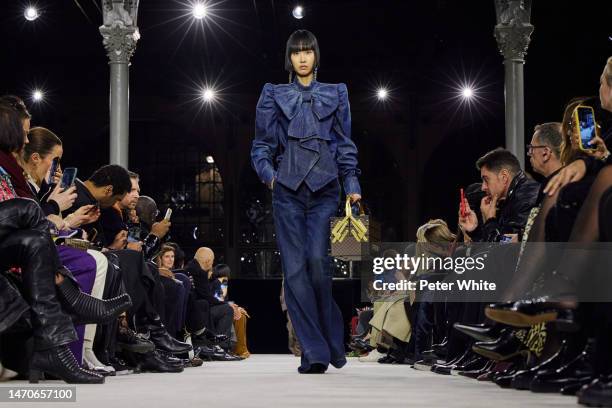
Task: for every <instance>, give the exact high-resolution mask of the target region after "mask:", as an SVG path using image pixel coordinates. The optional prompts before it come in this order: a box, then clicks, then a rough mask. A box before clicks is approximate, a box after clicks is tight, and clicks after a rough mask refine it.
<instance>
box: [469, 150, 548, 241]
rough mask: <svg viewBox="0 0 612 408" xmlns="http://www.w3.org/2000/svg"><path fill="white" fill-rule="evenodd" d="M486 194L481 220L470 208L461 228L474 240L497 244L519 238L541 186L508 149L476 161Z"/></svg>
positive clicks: (495, 151) (482, 204)
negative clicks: (522, 167)
mask: <svg viewBox="0 0 612 408" xmlns="http://www.w3.org/2000/svg"><path fill="white" fill-rule="evenodd" d="M476 167H477V168H478V170H479V171H480V176H481V178H482V191H484V192H485V193H486V196H485V197H483V199H482V201H481V203H480V212H481V214H482V220H479V219H478V218H477V216H476V213H475V212H474V210H472V209H471V208H470V207H469V205H468V208H467V215H466V216H465V217H463V216H461V217H460V218H459V225H460V227H461V229H462V230H463V232H464V233H466V234H467V235H469V236H470V238H471V239H472V240H473V241H483V242H498V241H501V240H502V238H503V237H504V236H520V235H521V234H522V232H523V229H524V228H525V223H526V222H527V217H528V216H529V212H530V211H531V209H532V208H533V207H534V206H535V204H536V200H537V197H538V191H539V188H540V185H539V184H538V183H537V182H535V181H533V180H529V179H528V178H527V176H526V175H525V173H524V172H523V171H522V170H521V166H520V163H519V161H518V159H517V158H516V157H515V156H514V155H513V154H512V153H511V152H509V151H508V150H505V149H501V148H500V149H495V150H492V151H490V152H488V153H487V154H485V155H484V156H482V157H481V158H480V159H478V161H477V162H476Z"/></svg>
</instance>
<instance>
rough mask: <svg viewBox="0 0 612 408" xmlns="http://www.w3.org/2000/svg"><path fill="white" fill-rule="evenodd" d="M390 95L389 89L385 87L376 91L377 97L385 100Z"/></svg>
mask: <svg viewBox="0 0 612 408" xmlns="http://www.w3.org/2000/svg"><path fill="white" fill-rule="evenodd" d="M388 96H389V91H387V90H386V89H385V88H379V89H378V91H376V97H377V98H378V100H380V101H384V100H385V99H387V97H388Z"/></svg>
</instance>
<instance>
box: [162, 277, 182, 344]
mask: <svg viewBox="0 0 612 408" xmlns="http://www.w3.org/2000/svg"><path fill="white" fill-rule="evenodd" d="M161 282H162V285H163V286H164V300H165V302H164V306H165V313H164V319H163V322H164V325H165V326H166V329H167V330H168V333H170V335H171V336H176V334H177V332H178V331H179V329H180V327H179V321H178V319H179V315H180V314H181V309H182V308H183V304H184V302H185V288H184V287H183V285H182V283H180V282H176V281H175V280H174V279H172V278H167V277H165V276H162V277H161Z"/></svg>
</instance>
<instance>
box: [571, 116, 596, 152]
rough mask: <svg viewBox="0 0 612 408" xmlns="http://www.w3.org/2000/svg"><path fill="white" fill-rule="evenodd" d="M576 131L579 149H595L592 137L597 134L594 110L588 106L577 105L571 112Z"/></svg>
mask: <svg viewBox="0 0 612 408" xmlns="http://www.w3.org/2000/svg"><path fill="white" fill-rule="evenodd" d="M573 119H574V124H575V126H576V132H577V133H578V135H579V136H580V138H579V141H580V149H581V150H583V151H586V152H590V151H593V150H595V148H594V147H593V146H592V142H593V139H594V138H595V137H596V136H597V123H596V122H595V111H594V110H593V108H592V107H590V106H584V105H578V106H576V109H574V113H573Z"/></svg>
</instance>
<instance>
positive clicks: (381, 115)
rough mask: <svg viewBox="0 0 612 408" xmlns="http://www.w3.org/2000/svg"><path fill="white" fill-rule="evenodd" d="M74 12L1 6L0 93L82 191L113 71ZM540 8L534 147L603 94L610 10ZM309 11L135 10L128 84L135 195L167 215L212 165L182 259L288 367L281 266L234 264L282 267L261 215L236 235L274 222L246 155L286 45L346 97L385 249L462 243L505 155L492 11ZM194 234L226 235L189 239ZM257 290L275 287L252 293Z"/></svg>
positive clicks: (345, 291)
mask: <svg viewBox="0 0 612 408" xmlns="http://www.w3.org/2000/svg"><path fill="white" fill-rule="evenodd" d="M78 3H80V5H81V6H82V8H83V11H81V10H80V9H79V8H78V7H77V5H76V4H77V2H76V1H74V0H37V1H36V4H37V5H38V7H39V8H40V9H42V11H43V15H42V17H41V18H40V19H38V20H37V21H35V22H34V23H28V22H26V21H25V20H24V18H23V9H24V7H25V4H26V2H22V1H20V0H12V1H10V2H9V1H4V2H2V5H0V38H2V42H1V44H2V46H1V47H0V62H1V63H0V93H11V94H16V95H19V96H22V97H23V98H24V99H26V101H27V103H28V105H29V107H30V109H31V111H32V113H33V125H40V126H45V127H48V128H50V129H51V130H53V131H54V132H55V133H57V134H58V135H59V136H60V137H61V138H62V140H63V141H64V158H63V160H62V162H63V165H64V167H66V166H75V167H78V169H79V175H80V176H81V177H85V178H86V177H87V176H88V175H89V174H91V172H92V171H93V170H95V169H96V168H97V167H99V166H100V165H102V164H105V163H107V162H108V151H109V150H108V115H109V113H108V91H109V88H108V77H109V67H108V64H107V57H106V54H105V50H104V48H103V46H102V39H101V36H100V34H99V31H98V27H99V26H100V25H101V24H102V16H101V14H100V12H99V10H98V9H97V8H96V7H95V4H94V1H92V0H79V1H78ZM534 3H535V4H534V5H533V9H532V24H533V25H534V26H535V31H534V33H533V34H532V37H531V38H532V41H531V44H530V46H529V49H528V53H527V56H526V64H525V119H526V120H525V134H526V139H527V140H526V143H528V141H529V139H530V137H531V130H532V129H533V126H534V125H536V124H537V123H542V122H548V121H559V120H561V115H562V112H563V107H564V104H565V103H566V102H567V101H568V100H569V99H571V98H572V97H576V96H585V95H596V94H597V90H598V86H599V76H600V74H601V71H602V69H603V67H604V64H605V61H606V59H607V57H608V56H610V55H612V41H611V40H610V36H612V23H611V22H610V17H611V16H612V3H611V2H601V1H594V0H583V1H580V2H570V1H555V2H551V1H535V2H534ZM301 4H302V5H303V6H304V7H305V10H306V16H305V17H304V19H302V20H296V19H294V18H293V17H292V16H291V10H292V8H293V6H294V3H293V2H290V1H284V0H227V1H216V2H215V4H214V5H212V6H211V7H212V14H213V16H212V17H211V19H210V20H207V21H208V22H207V23H205V24H204V25H201V24H199V23H197V24H196V23H193V19H192V18H191V16H190V14H189V2H188V1H186V0H183V1H174V0H141V2H140V12H139V17H138V26H139V28H140V33H141V35H142V38H141V40H140V41H139V43H138V47H137V49H136V53H135V55H134V57H133V58H132V64H131V68H130V109H131V112H130V118H131V121H130V169H131V170H135V171H137V172H139V173H140V174H141V176H142V182H141V187H142V190H143V191H142V192H143V194H147V195H150V196H152V197H154V198H155V199H156V200H157V201H158V203H159V204H160V207H164V206H166V205H172V204H173V202H172V200H171V199H170V198H169V197H168V192H178V193H180V192H187V194H189V192H193V189H194V187H193V184H194V177H195V175H196V174H197V173H198V171H199V169H200V168H201V165H202V162H203V158H204V157H205V156H206V155H212V156H214V158H215V162H216V165H217V166H218V168H219V172H220V175H221V176H222V179H223V180H222V183H221V185H222V188H223V190H224V196H223V199H222V205H223V212H222V213H219V214H216V216H215V214H212V215H211V214H204V213H201V212H198V209H197V203H196V205H195V206H192V208H191V209H189V208H185V210H184V211H183V212H181V208H177V210H178V211H176V212H175V215H174V218H173V221H175V222H174V224H175V228H176V230H175V232H174V233H173V234H174V235H173V239H175V240H177V241H178V242H179V243H180V244H182V245H183V246H184V247H185V248H186V250H187V252H188V253H191V252H192V251H193V250H194V249H195V248H197V247H198V246H200V245H208V246H211V247H212V248H213V249H215V251H216V252H217V254H218V259H219V260H221V261H224V262H227V263H228V264H230V266H232V269H233V270H234V271H236V273H235V275H236V276H238V277H241V278H242V279H236V280H235V282H234V284H233V286H232V287H233V288H234V289H233V293H232V296H233V297H234V298H235V299H236V301H237V302H238V303H241V304H244V305H245V306H247V308H248V309H250V310H251V314H252V315H253V316H254V318H253V319H252V323H251V333H252V334H251V336H250V341H251V343H252V348H253V350H254V351H258V352H269V351H282V350H283V349H284V344H285V343H284V342H285V339H284V337H283V321H282V315H281V314H280V310H279V308H278V306H277V300H278V297H277V295H278V290H279V288H280V282H279V281H278V279H277V278H278V265H277V263H274V262H273V265H276V266H275V268H276V269H275V271H274V273H267V272H265V274H264V275H263V276H262V272H261V270H259V272H257V271H256V272H255V273H253V274H252V275H249V273H247V269H248V268H246V267H245V266H244V265H242V264H243V262H241V261H240V260H241V259H243V258H244V259H247V261H245V262H248V259H251V258H250V257H251V256H253V257H254V256H255V255H253V254H256V253H258V251H259V252H261V251H268V252H270V251H272V252H270V253H273V251H274V243H273V239H272V238H271V237H270V236H266V237H265V238H261V239H259V240H258V241H257V242H252V241H247V240H245V239H243V238H241V236H242V237H244V236H245V235H244V234H247V235H248V234H251V233H252V234H253V236H255V234H256V233H257V231H258V229H261V228H263V225H264V224H265V225H268V226H269V221H270V218H269V214H268V216H267V218H266V220H265V221H264V222H263V224H259V225H249V220H248V217H245V214H246V212H247V210H248V203H252V202H253V200H260V201H261V202H262V203H267V204H266V206H264V208H269V206H268V204H269V195H268V194H267V192H266V191H265V189H264V187H263V186H262V185H261V184H260V182H259V181H258V180H257V178H256V177H255V174H254V172H253V171H252V170H251V169H250V164H249V149H250V143H251V140H252V137H253V127H254V125H253V123H254V111H255V103H256V101H257V98H258V96H259V92H260V90H261V87H262V86H263V84H264V83H265V82H274V83H278V82H284V81H286V80H287V73H286V72H284V70H283V57H284V44H285V41H286V39H287V37H288V36H289V34H290V33H291V32H292V31H293V30H295V29H297V28H306V29H309V30H311V31H312V32H314V33H315V34H316V35H317V37H318V39H319V43H320V47H321V68H320V70H319V78H318V79H319V81H322V82H345V83H346V84H347V86H348V89H349V96H350V101H351V107H352V113H353V138H354V140H355V142H356V144H357V146H358V147H359V160H360V166H361V168H362V171H363V176H362V185H363V192H364V197H365V198H366V200H367V201H368V203H369V205H370V207H371V208H372V212H373V214H374V215H375V216H376V217H377V218H378V219H379V220H380V221H381V222H382V224H383V239H385V240H388V241H400V240H403V241H411V240H414V234H415V231H416V227H417V226H418V225H420V224H422V223H423V222H425V221H426V220H427V219H428V218H432V217H433V218H444V219H447V220H448V222H449V224H450V225H451V226H453V227H454V226H455V225H456V220H455V219H454V218H455V217H454V214H456V211H457V210H456V207H457V205H456V203H457V201H458V189H459V187H461V186H466V185H467V184H469V183H472V182H475V181H477V179H478V173H477V172H476V170H475V167H474V162H475V160H476V159H477V158H478V157H479V156H481V155H482V154H483V153H485V152H486V151H487V150H490V149H491V148H494V147H497V146H500V145H503V142H504V89H503V80H504V76H503V74H504V72H503V65H502V57H501V55H500V54H499V52H498V49H497V44H496V42H495V38H494V36H493V29H494V25H495V10H494V3H493V1H492V0H490V1H489V0H474V1H450V0H448V1H445V0H432V1H390V0H376V1H366V0H355V1H342V0H337V1H323V0H317V1H309V0H305V1H303V2H301ZM466 82H467V83H473V86H474V87H475V89H476V91H475V92H476V96H477V97H476V98H475V101H474V103H472V104H471V105H469V106H466V105H462V104H461V103H460V100H459V99H458V98H457V97H456V96H457V93H458V88H460V87H461V84H462V83H466ZM205 83H208V84H212V85H214V86H215V88H216V89H217V90H218V91H219V95H220V96H219V97H220V100H218V101H217V102H216V103H215V104H213V105H212V106H211V105H206V104H203V103H202V102H201V100H199V99H198V88H200V87H201V86H202V84H205ZM381 85H384V86H386V87H388V88H389V90H390V98H389V100H388V101H387V102H385V103H378V102H377V101H376V98H375V91H376V88H377V87H378V86H381ZM35 87H40V88H42V89H43V90H44V91H45V92H46V100H45V103H42V104H34V103H33V102H32V101H31V100H29V97H30V95H31V91H32V89H34V88H35ZM526 162H528V160H526ZM527 170H529V168H528V169H527ZM264 211H265V210H264ZM204 219H205V220H206V221H202V220H204ZM194 220H195V221H194ZM202 222H206V223H208V224H207V225H209V226H211V231H212V230H213V229H215V231H218V234H217V235H215V236H212V235H203V236H202V235H200V236H197V237H193V238H191V235H192V234H191V231H192V229H193V226H194V225H202V224H198V223H202ZM217 226H218V228H217ZM201 229H202V230H203V229H204V228H201ZM261 253H263V252H261ZM253 259H255V258H253ZM260 269H261V267H260ZM264 269H265V268H264ZM262 277H268V278H270V277H271V278H274V279H268V280H261V281H259V280H257V281H255V280H254V279H253V278H262ZM246 278H249V279H248V280H247V279H246ZM338 285H340V286H338V287H337V288H336V289H337V290H336V292H337V293H338V297H339V299H342V300H341V303H342V304H343V310H344V312H345V317H346V318H348V317H349V315H350V314H351V312H352V307H351V306H353V303H354V302H357V301H358V298H357V296H355V287H356V283H355V282H350V281H347V282H338ZM357 286H358V285H357Z"/></svg>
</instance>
